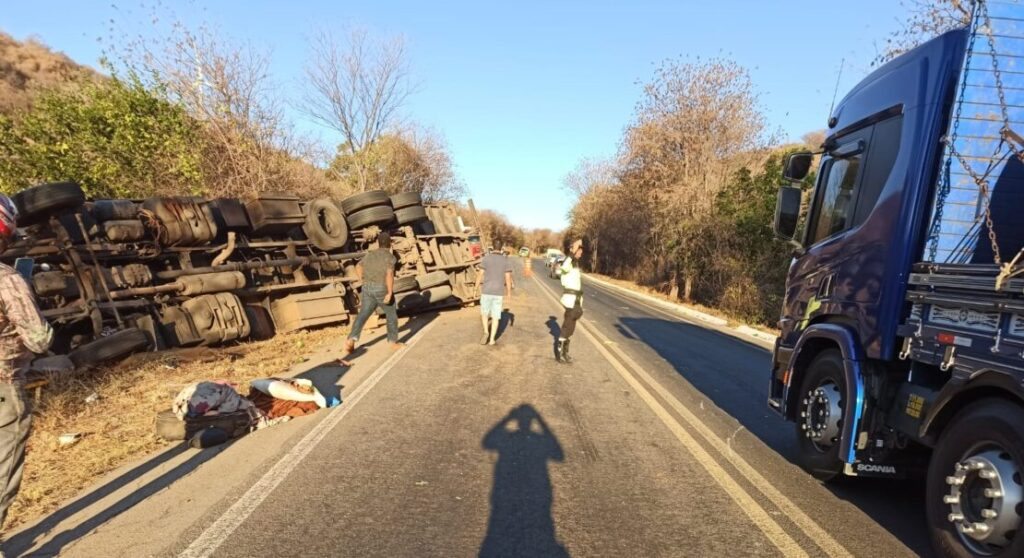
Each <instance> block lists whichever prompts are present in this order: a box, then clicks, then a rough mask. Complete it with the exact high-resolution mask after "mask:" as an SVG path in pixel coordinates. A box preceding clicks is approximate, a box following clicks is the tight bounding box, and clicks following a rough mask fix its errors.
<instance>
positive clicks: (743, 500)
mask: <svg viewBox="0 0 1024 558" xmlns="http://www.w3.org/2000/svg"><path fill="white" fill-rule="evenodd" d="M542 287H543V290H544V291H545V294H547V296H548V298H549V299H550V300H551V301H552V302H554V303H555V304H558V299H557V298H555V296H554V293H553V291H552V290H551V289H550V288H549V287H548V286H547V285H542ZM582 322H583V320H581V323H580V326H581V327H580V330H581V331H583V333H584V334H585V335H586V336H587V337H588V338H589V339H590V341H591V342H592V343H593V344H594V345H595V346H596V347H597V349H598V351H599V352H600V353H601V354H602V356H604V357H605V359H606V360H608V362H610V363H611V364H612V366H613V367H614V368H615V369H616V370H617V371H618V372H619V374H620V375H621V376H622V377H623V379H624V380H626V383H628V384H629V385H630V386H632V387H633V389H634V390H636V392H637V393H638V394H639V395H640V397H641V398H642V399H643V400H644V402H646V403H647V405H648V406H649V407H650V408H651V409H652V410H653V411H654V413H655V414H656V415H658V418H660V419H661V420H662V422H664V423H665V425H666V426H668V427H669V429H670V430H672V432H673V434H676V437H677V438H678V439H679V441H680V442H682V443H683V445H684V446H686V448H687V449H688V450H690V452H691V453H693V454H694V456H695V457H697V459H698V461H699V462H700V463H701V465H703V466H704V468H705V469H707V470H708V472H709V473H710V474H711V476H712V478H714V479H715V480H716V481H717V482H718V483H719V485H720V486H722V488H723V489H724V490H725V491H726V493H728V494H729V496H731V497H732V498H733V499H734V500H735V501H736V503H737V504H739V505H740V507H741V508H742V509H743V511H744V512H746V513H747V515H748V517H750V518H751V520H752V521H754V523H755V524H756V525H757V526H758V528H760V529H761V530H762V531H763V532H764V533H765V535H768V538H769V539H770V540H772V542H774V543H775V544H776V546H777V547H779V550H780V551H782V552H783V554H785V555H787V556H790V555H792V556H806V555H807V554H806V553H805V552H804V551H803V550H802V549H800V548H799V546H798V545H797V546H796V550H797V551H798V553H797V554H789V553H788V551H787V548H788V545H789V543H792V544H793V545H796V544H797V543H796V541H794V540H793V539H792V538H790V537H789V535H788V534H786V533H785V532H784V531H783V536H784V537H785V539H780V540H776V539H775V538H773V536H774V535H771V534H769V531H766V529H769V530H772V531H774V530H775V529H779V530H781V527H780V526H779V525H778V523H775V521H774V520H772V518H771V516H769V515H768V513H767V512H765V510H764V509H763V508H761V506H760V505H759V504H758V503H757V501H755V500H754V499H753V498H751V497H750V495H749V494H747V492H746V491H745V490H743V488H742V487H741V486H740V485H739V484H738V483H737V482H736V481H735V479H733V478H732V477H731V476H730V475H729V474H728V473H727V472H726V471H725V470H724V469H722V468H721V466H719V465H718V463H717V462H716V461H715V460H714V458H713V457H712V456H711V454H709V453H708V452H707V451H706V450H705V449H704V447H703V446H701V445H700V444H699V443H697V442H696V440H694V439H693V437H691V436H690V435H689V433H688V432H686V430H685V429H683V428H682V426H681V425H680V424H679V422H678V420H676V419H675V418H674V417H672V415H671V414H670V413H668V411H667V410H666V409H665V408H664V406H662V405H661V404H660V403H659V402H658V400H657V399H656V398H654V397H653V395H651V393H650V392H649V391H648V390H647V389H646V388H645V387H644V385H643V384H647V385H648V386H650V387H651V388H652V389H653V390H654V391H655V392H657V393H658V395H659V396H660V397H661V398H662V400H664V401H665V402H666V403H668V404H669V406H671V407H672V409H673V410H675V411H676V413H678V414H679V416H681V417H682V418H683V420H684V421H686V423H687V424H688V425H689V426H690V427H691V428H693V429H694V430H696V431H697V433H698V434H700V436H701V437H702V438H704V439H705V440H706V441H707V442H708V444H710V445H711V446H712V447H713V448H714V449H715V450H716V451H717V452H718V453H719V454H720V455H721V456H722V457H724V458H725V459H726V460H727V461H729V463H731V464H732V465H733V467H735V468H736V470H737V471H739V472H740V474H742V475H743V477H744V478H746V479H747V481H748V482H750V483H751V484H752V485H754V487H755V488H757V490H758V491H760V492H761V494H763V495H764V497H765V498H767V499H768V500H769V501H770V502H772V504H774V505H775V506H776V507H778V508H779V509H780V510H781V511H782V512H783V513H784V514H785V515H786V516H787V517H788V518H789V520H790V521H792V522H793V523H794V524H795V525H796V526H797V527H798V528H800V530H801V531H803V532H804V534H806V535H807V536H808V537H809V538H810V539H811V540H812V541H814V543H815V544H817V545H818V546H819V547H820V548H821V549H822V550H823V551H825V553H826V554H827V555H828V556H832V557H836V558H840V557H842V558H845V557H850V556H852V554H850V552H849V551H847V550H846V549H845V548H844V547H843V546H842V545H841V544H839V542H838V541H836V540H835V539H834V538H832V536H831V535H829V534H828V532H827V531H825V529H823V528H822V527H821V526H820V525H818V524H817V523H816V522H815V521H814V520H813V519H811V518H810V517H809V516H808V515H807V514H805V513H804V512H803V510H801V509H800V508H799V507H798V506H797V505H796V504H794V503H793V502H792V501H791V500H790V499H789V498H787V497H786V496H785V495H784V494H782V492H780V491H779V490H778V489H777V488H775V486H774V485H772V484H771V483H770V482H768V480H767V479H765V478H764V477H763V476H762V475H761V474H760V473H758V472H757V470H755V469H754V468H753V467H752V466H750V464H749V463H747V462H746V460H744V459H743V458H742V457H741V456H740V455H739V454H738V453H736V452H735V451H733V449H732V447H731V444H730V443H726V442H725V441H723V440H722V439H721V438H720V437H719V436H718V435H716V434H715V433H714V432H713V431H712V430H711V429H710V428H709V427H708V426H707V425H705V424H704V423H703V421H701V420H700V418H698V417H697V416H696V415H694V414H693V413H692V412H691V411H690V410H689V409H687V408H686V407H685V406H684V405H683V404H682V403H680V402H679V400H678V399H676V398H675V397H674V396H673V395H672V394H671V393H670V392H669V391H668V390H667V389H665V388H664V387H662V385H661V384H660V383H658V382H657V381H656V380H655V379H654V378H653V377H652V376H651V375H650V374H649V373H647V371H646V370H644V369H643V368H641V367H640V365H638V364H637V363H636V362H635V361H633V359H631V358H629V356H628V355H627V354H626V353H625V352H623V351H622V349H620V348H618V347H617V346H615V345H614V344H609V343H610V341H611V340H610V339H608V337H607V336H605V335H604V334H602V333H601V332H600V331H598V330H597V328H596V327H594V326H593V323H582ZM591 330H593V331H591ZM611 351H614V352H615V356H613V355H612V354H611ZM616 356H617V357H618V359H621V362H619V360H618V359H616V358H615V357H616ZM626 366H628V367H629V369H632V371H633V374H635V375H636V376H637V377H639V378H642V379H643V383H641V382H640V380H638V379H637V377H634V375H633V374H631V373H630V372H629V370H627V368H626ZM701 404H702V405H703V402H701ZM677 429H678V432H677ZM679 432H681V433H682V434H683V435H685V439H684V437H682V436H680V434H679ZM737 433H738V432H737ZM690 442H692V444H693V446H695V447H691V444H690ZM702 456H703V457H702ZM703 458H706V459H708V460H710V462H709V463H706V462H705V461H703V460H702V459H703ZM734 491H739V493H740V494H734ZM754 508H756V509H754ZM755 516H756V517H755ZM765 522H767V523H765ZM783 545H785V546H786V548H784V546H783Z"/></svg>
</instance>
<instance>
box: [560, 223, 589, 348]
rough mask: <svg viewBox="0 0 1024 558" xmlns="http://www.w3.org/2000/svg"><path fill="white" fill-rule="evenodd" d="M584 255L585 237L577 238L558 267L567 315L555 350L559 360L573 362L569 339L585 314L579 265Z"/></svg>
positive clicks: (563, 303)
mask: <svg viewBox="0 0 1024 558" xmlns="http://www.w3.org/2000/svg"><path fill="white" fill-rule="evenodd" d="M582 257H583V239H576V240H575V241H574V242H573V243H572V247H571V248H570V250H569V254H568V255H566V257H565V260H564V261H563V262H562V265H561V266H559V267H558V275H559V276H560V278H561V280H562V299H561V302H562V306H564V307H565V317H564V318H563V319H562V329H561V332H560V333H559V336H558V348H557V350H556V352H555V357H556V358H557V359H558V360H559V362H572V357H570V356H569V339H570V338H571V337H572V334H573V332H574V331H576V321H577V320H579V319H580V317H581V316H583V276H582V273H581V272H580V267H579V261H580V258H582Z"/></svg>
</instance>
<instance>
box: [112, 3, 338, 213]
mask: <svg viewBox="0 0 1024 558" xmlns="http://www.w3.org/2000/svg"><path fill="white" fill-rule="evenodd" d="M163 10H164V8H163V7H162V6H161V5H158V6H157V7H154V8H152V14H151V16H150V17H151V20H150V21H148V22H147V23H149V24H151V25H153V26H155V27H156V33H155V36H153V37H146V38H144V37H142V36H138V37H135V38H122V39H118V38H117V37H114V35H115V33H116V32H117V31H116V29H117V28H120V27H125V28H129V27H131V25H125V24H123V23H122V24H121V25H115V24H114V23H113V22H112V28H111V36H112V38H111V43H110V45H111V46H110V47H108V49H114V50H108V51H107V52H106V53H105V54H106V57H107V58H108V62H109V63H110V64H111V66H112V69H114V70H115V71H117V70H119V69H122V68H123V69H125V70H127V71H129V72H131V73H132V74H133V75H136V76H139V77H140V78H142V79H144V80H146V81H147V82H148V85H150V86H151V87H152V88H153V89H154V90H156V91H160V92H163V94H164V95H165V96H166V97H167V98H168V99H169V100H171V101H173V102H175V103H177V104H180V105H181V106H183V107H184V108H185V109H186V111H187V112H188V114H189V115H190V116H192V117H193V118H195V119H196V120H199V121H200V122H202V123H203V125H204V131H205V133H204V140H205V145H204V151H205V155H204V158H203V159H204V163H203V166H204V168H203V173H204V175H205V177H206V182H207V189H208V190H209V191H210V193H214V194H218V195H231V196H251V195H254V194H256V193H258V192H261V191H267V190H290V191H295V192H297V193H301V194H304V195H319V194H322V193H324V192H325V191H326V187H327V185H326V180H325V178H324V176H323V173H322V172H318V171H317V170H316V169H315V168H313V166H312V165H311V164H309V161H311V160H314V159H315V158H316V153H315V151H316V146H315V144H314V142H312V141H308V140H305V139H303V138H301V137H299V136H298V135H297V134H296V133H295V132H294V131H293V130H292V129H291V128H290V126H289V125H288V124H287V120H286V118H285V115H284V112H283V107H282V105H283V103H282V101H281V98H280V97H279V91H278V89H277V87H275V84H274V83H273V81H272V80H271V77H270V73H269V66H270V56H269V53H267V52H266V51H263V50H259V49H256V48H254V47H253V46H252V45H249V44H237V43H233V42H232V41H231V40H230V39H225V38H224V37H223V35H222V34H221V33H219V32H216V31H214V30H211V29H210V28H208V27H206V26H205V25H199V26H197V27H190V26H188V25H186V24H185V23H183V22H182V21H181V20H180V19H178V18H177V17H176V16H175V15H174V14H173V13H169V14H165V13H163ZM165 21H166V22H168V23H167V24H166V25H165V24H164V23H163V22H165ZM137 24H138V22H135V25H137ZM115 45H116V46H115Z"/></svg>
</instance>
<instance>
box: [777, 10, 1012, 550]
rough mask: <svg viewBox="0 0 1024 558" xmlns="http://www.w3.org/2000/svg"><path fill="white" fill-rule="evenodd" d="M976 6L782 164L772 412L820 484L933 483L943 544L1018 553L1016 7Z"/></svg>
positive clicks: (898, 61)
mask: <svg viewBox="0 0 1024 558" xmlns="http://www.w3.org/2000/svg"><path fill="white" fill-rule="evenodd" d="M973 9H974V15H973V16H972V23H971V25H969V26H968V27H967V28H964V29H957V30H953V31H950V32H947V33H945V34H943V35H941V36H939V37H936V38H935V39H933V40H931V41H929V42H927V43H925V44H922V45H921V46H919V47H917V48H916V49H914V50H912V51H909V52H907V53H905V54H903V55H902V56H899V57H898V58H895V59H893V60H892V61H890V62H888V63H887V64H885V65H883V66H881V67H879V68H878V69H877V70H876V71H874V72H873V73H871V74H870V75H869V76H868V77H867V78H865V79H864V80H863V81H861V82H860V83H859V84H858V85H857V86H855V87H854V88H853V90H852V91H850V92H849V93H848V94H847V95H846V96H845V98H843V99H842V101H841V102H839V103H838V104H837V105H836V107H835V109H834V111H833V113H832V114H831V115H830V118H829V120H828V133H827V137H826V140H825V142H824V144H823V146H822V147H821V149H820V151H818V152H815V153H794V154H792V155H790V156H789V157H788V158H787V160H786V164H785V165H784V178H786V179H787V184H786V185H784V186H783V187H781V188H780V191H779V198H778V205H777V208H776V218H775V229H776V234H777V235H778V236H780V237H781V238H784V239H786V240H788V241H790V242H792V243H793V244H794V258H793V261H792V264H791V267H790V270H789V275H788V279H787V285H786V293H785V302H784V307H783V310H782V315H781V319H780V321H779V327H780V330H781V333H780V336H779V338H778V339H777V341H776V345H775V350H774V358H773V364H772V371H771V377H770V383H769V400H768V403H769V405H770V407H771V408H772V409H774V410H775V411H777V412H778V413H780V414H782V415H783V416H784V417H785V418H787V419H788V420H790V421H792V422H793V423H794V424H795V427H794V431H795V434H796V436H797V439H798V444H797V445H798V448H799V450H798V461H799V463H800V465H801V466H802V467H803V468H804V469H805V470H807V471H808V472H809V473H811V474H813V475H814V476H816V477H817V478H819V479H822V480H826V481H827V480H832V479H834V478H839V477H843V476H860V477H889V478H900V477H905V476H913V475H924V476H925V477H926V482H927V490H926V504H925V508H926V509H925V512H926V515H927V520H928V526H929V530H930V536H931V539H932V543H933V546H934V548H935V550H936V552H937V553H939V554H940V555H942V556H958V557H959V556H1000V557H1003V556H1005V557H1011V556H1013V557H1024V533H1021V532H1020V531H1021V527H1022V517H1024V479H1022V476H1024V255H1022V253H1024V252H1022V249H1024V138H1022V135H1024V4H1019V3H1011V2H996V1H994V0H993V1H990V2H975V3H974V8H973ZM815 160H819V162H818V167H817V168H818V171H817V175H816V179H815V181H814V187H813V188H802V187H800V183H801V182H802V181H804V180H805V179H806V177H807V176H808V175H809V171H810V169H811V167H812V166H813V164H814V163H813V161H815Z"/></svg>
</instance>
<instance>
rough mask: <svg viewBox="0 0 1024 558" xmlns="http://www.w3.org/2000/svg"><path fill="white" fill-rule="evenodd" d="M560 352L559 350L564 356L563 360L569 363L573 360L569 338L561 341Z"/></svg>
mask: <svg viewBox="0 0 1024 558" xmlns="http://www.w3.org/2000/svg"><path fill="white" fill-rule="evenodd" d="M558 352H559V354H560V355H561V357H562V359H561V360H562V362H564V363H567V364H568V363H570V362H572V357H570V356H569V340H568V339H564V340H562V343H561V346H560V347H559V350H558Z"/></svg>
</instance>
